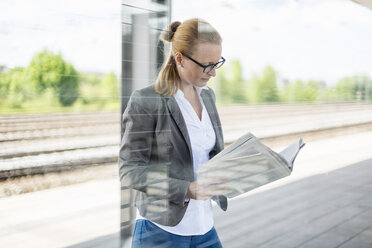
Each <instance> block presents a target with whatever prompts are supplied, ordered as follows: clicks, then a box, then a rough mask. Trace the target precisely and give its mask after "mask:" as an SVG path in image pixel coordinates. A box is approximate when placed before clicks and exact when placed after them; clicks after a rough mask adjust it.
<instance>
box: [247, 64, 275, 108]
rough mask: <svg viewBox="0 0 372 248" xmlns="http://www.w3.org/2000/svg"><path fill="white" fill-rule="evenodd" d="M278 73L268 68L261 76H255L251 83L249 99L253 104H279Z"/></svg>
mask: <svg viewBox="0 0 372 248" xmlns="http://www.w3.org/2000/svg"><path fill="white" fill-rule="evenodd" d="M276 82H277V72H276V71H275V70H274V69H273V68H272V67H271V66H267V67H265V68H264V69H263V71H262V73H261V75H254V76H253V78H252V79H251V80H250V81H249V92H248V94H249V99H250V100H251V102H259V103H261V102H278V101H279V95H278V87H277V85H276Z"/></svg>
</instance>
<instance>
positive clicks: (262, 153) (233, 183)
mask: <svg viewBox="0 0 372 248" xmlns="http://www.w3.org/2000/svg"><path fill="white" fill-rule="evenodd" d="M304 145H305V143H303V141H302V139H301V138H299V139H297V140H296V141H295V142H293V143H292V144H291V145H289V146H288V147H287V148H285V149H284V150H283V151H282V152H280V153H276V152H274V151H273V150H271V149H270V148H269V147H267V146H265V145H264V144H262V143H261V142H260V141H259V140H258V139H257V138H256V137H255V136H254V135H253V134H251V133H247V134H246V135H244V136H242V137H241V138H239V139H238V140H237V141H235V142H234V143H233V144H231V145H229V146H228V147H226V148H225V149H224V150H223V151H221V152H220V153H219V154H217V155H216V156H214V157H213V158H212V159H211V160H209V161H208V162H207V163H205V164H204V165H203V166H201V167H199V168H198V169H197V179H198V180H199V179H201V180H203V179H206V180H215V181H216V183H226V184H227V185H228V191H229V193H227V194H226V196H227V197H229V198H233V197H235V196H238V195H240V194H243V193H246V192H248V191H250V190H253V189H255V188H257V187H260V186H262V185H264V184H267V183H270V182H273V181H276V180H278V179H280V178H283V177H286V176H289V175H290V174H291V172H292V169H293V164H294V161H295V159H296V156H297V154H298V153H299V151H300V149H301V148H302V147H303V146H304Z"/></svg>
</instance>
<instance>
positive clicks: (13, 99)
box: [0, 67, 34, 108]
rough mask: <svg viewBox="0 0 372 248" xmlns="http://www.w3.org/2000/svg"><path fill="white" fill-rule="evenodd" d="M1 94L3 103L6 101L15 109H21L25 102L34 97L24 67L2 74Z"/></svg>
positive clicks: (0, 76)
mask: <svg viewBox="0 0 372 248" xmlns="http://www.w3.org/2000/svg"><path fill="white" fill-rule="evenodd" d="M0 92H1V93H0V96H1V99H2V102H5V101H6V102H8V103H9V104H10V106H12V107H15V108H20V107H21V106H22V104H23V103H24V102H25V101H27V100H30V99H32V98H33V97H34V90H33V87H32V85H30V84H29V79H28V76H27V73H26V70H25V69H24V68H22V67H17V68H14V69H11V70H9V71H7V72H6V73H1V74H0Z"/></svg>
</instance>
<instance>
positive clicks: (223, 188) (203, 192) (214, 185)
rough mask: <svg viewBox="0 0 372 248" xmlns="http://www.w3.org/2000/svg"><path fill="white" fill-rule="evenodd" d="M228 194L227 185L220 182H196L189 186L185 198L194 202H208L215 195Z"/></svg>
mask: <svg viewBox="0 0 372 248" xmlns="http://www.w3.org/2000/svg"><path fill="white" fill-rule="evenodd" d="M227 192H228V189H227V185H226V184H224V183H221V182H216V180H213V181H211V180H210V181H207V180H197V181H193V182H191V183H190V185H189V189H188V190H187V194H186V198H191V199H195V200H208V199H210V198H212V196H215V195H223V194H226V193H227Z"/></svg>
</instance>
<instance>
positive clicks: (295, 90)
mask: <svg viewBox="0 0 372 248" xmlns="http://www.w3.org/2000/svg"><path fill="white" fill-rule="evenodd" d="M242 71H243V70H242V66H241V64H240V62H239V61H238V60H232V61H231V62H230V63H226V65H224V66H223V67H222V68H221V69H218V71H217V75H216V77H215V78H213V79H212V80H211V83H210V87H211V88H213V89H214V90H215V92H216V94H217V101H218V103H219V104H232V103H273V102H307V103H311V102H330V101H370V100H371V99H372V79H371V78H370V77H369V76H367V75H354V76H351V77H344V78H341V79H340V80H339V81H338V82H337V83H336V84H335V85H333V86H327V85H326V84H325V82H323V81H315V80H309V81H303V80H295V81H288V80H282V79H280V77H279V73H278V72H277V71H275V69H274V68H273V67H271V66H266V67H265V68H264V69H263V70H262V71H261V73H258V74H257V73H256V74H253V76H252V77H251V79H248V80H244V79H243V77H242Z"/></svg>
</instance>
